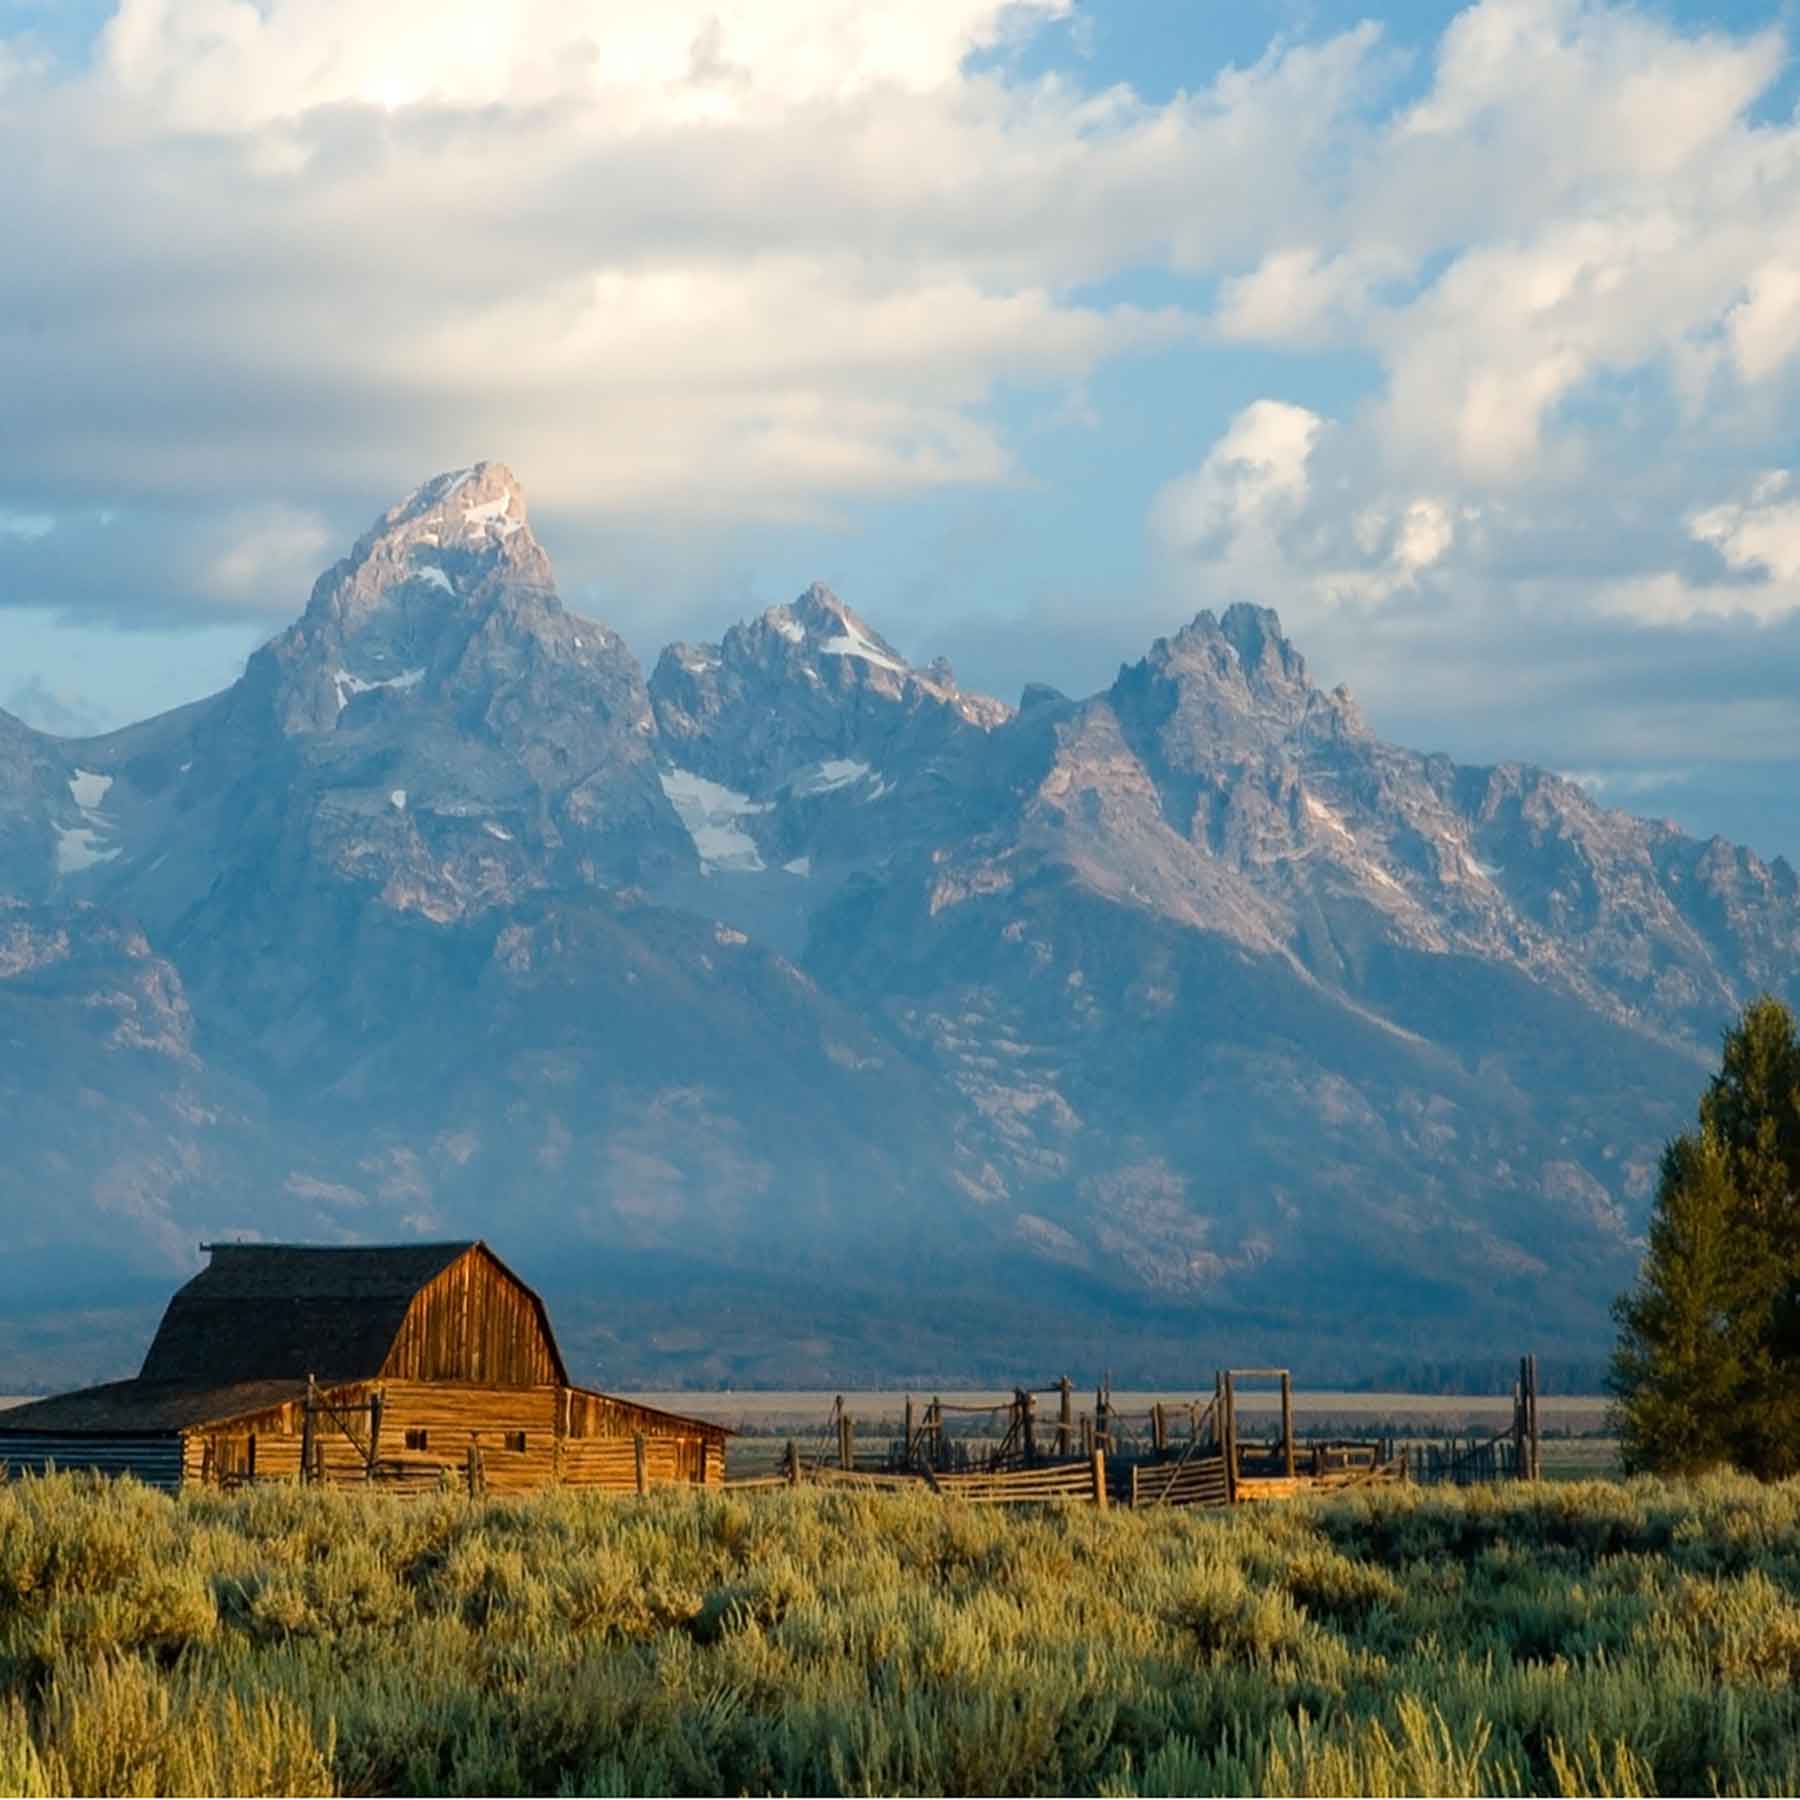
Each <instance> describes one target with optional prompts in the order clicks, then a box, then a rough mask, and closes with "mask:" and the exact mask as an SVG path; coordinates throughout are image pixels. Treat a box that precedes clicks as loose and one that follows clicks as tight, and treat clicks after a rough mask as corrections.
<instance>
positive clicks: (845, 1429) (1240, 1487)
mask: <svg viewBox="0 0 1800 1800" xmlns="http://www.w3.org/2000/svg"><path fill="white" fill-rule="evenodd" d="M1258 1383H1264V1384H1268V1385H1270V1386H1274V1387H1276V1388H1278V1390H1279V1396H1280V1398H1279V1407H1280V1424H1279V1434H1278V1435H1277V1436H1275V1437H1273V1438H1256V1437H1251V1436H1248V1435H1246V1433H1245V1431H1244V1429H1243V1418H1242V1412H1243V1408H1242V1405H1241V1399H1242V1391H1243V1389H1244V1388H1245V1387H1246V1386H1254V1385H1255V1384H1258ZM1044 1393H1049V1394H1052V1395H1054V1396H1055V1397H1056V1410H1055V1413H1054V1414H1053V1415H1046V1414H1042V1413H1040V1412H1039V1409H1038V1397H1039V1395H1041V1394H1044ZM959 1415H960V1416H961V1422H963V1423H964V1424H975V1423H977V1422H978V1421H980V1420H982V1419H983V1417H984V1416H985V1417H986V1418H988V1419H991V1420H993V1421H994V1422H995V1425H996V1427H997V1429H998V1437H997V1438H989V1439H987V1440H986V1441H973V1440H971V1439H970V1438H969V1437H967V1436H966V1435H962V1436H959V1435H957V1434H956V1432H955V1431H954V1430H953V1424H954V1423H955V1422H956V1421H957V1419H958V1416H959ZM1537 1444H1538V1439H1537V1364H1536V1359H1535V1358H1532V1357H1525V1358H1523V1359H1522V1360H1521V1363H1520V1377H1519V1383H1518V1386H1517V1388H1516V1389H1515V1392H1514V1401H1513V1423H1512V1426H1511V1427H1510V1428H1509V1429H1508V1430H1507V1431H1504V1432H1501V1433H1499V1434H1497V1435H1496V1436H1495V1437H1494V1438H1492V1439H1487V1440H1480V1441H1477V1440H1473V1439H1472V1440H1470V1441H1469V1442H1468V1443H1463V1442H1460V1441H1453V1442H1451V1443H1449V1444H1447V1445H1436V1444H1429V1443H1428V1444H1424V1445H1420V1446H1403V1445H1401V1444H1399V1443H1397V1442H1396V1440H1395V1439H1394V1438H1393V1437H1391V1436H1382V1437H1377V1438H1367V1439H1343V1438H1334V1439H1323V1438H1311V1439H1302V1438H1300V1437H1299V1436H1298V1435H1297V1433H1296V1431H1295V1424H1294V1390H1293V1380H1292V1377H1291V1375H1290V1373H1289V1371H1288V1370H1286V1369H1236V1368H1233V1369H1221V1370H1219V1371H1218V1372H1217V1374H1216V1375H1215V1376H1214V1379H1213V1392H1212V1395H1211V1397H1210V1398H1209V1399H1195V1400H1192V1401H1188V1402H1184V1403H1180V1404H1176V1405H1170V1404H1168V1403H1167V1402H1158V1403H1156V1404H1153V1405H1152V1406H1151V1407H1150V1408H1149V1409H1148V1411H1147V1412H1143V1413H1140V1414H1139V1415H1136V1416H1132V1417H1127V1416H1126V1415H1125V1414H1124V1413H1123V1412H1121V1411H1120V1409H1118V1408H1117V1407H1115V1405H1114V1404H1113V1399H1112V1392H1111V1388H1110V1385H1108V1384H1102V1386H1101V1387H1100V1388H1099V1389H1097V1390H1096V1392H1095V1396H1094V1407H1093V1410H1092V1411H1091V1412H1089V1411H1085V1410H1083V1411H1081V1412H1079V1413H1078V1412H1077V1411H1076V1408H1075V1405H1074V1390H1073V1385H1072V1384H1071V1383H1070V1381H1069V1380H1068V1378H1067V1377H1066V1376H1065V1377H1064V1378H1063V1379H1062V1380H1061V1381H1059V1382H1056V1383H1055V1384H1054V1385H1052V1386H1051V1387H1049V1388H1040V1389H1035V1390H1034V1389H1030V1388H1015V1389H1014V1390H1013V1395H1012V1398H1011V1399H1010V1400H1008V1401H1001V1402H998V1403H996V1404H993V1405H987V1406H983V1405H971V1406H951V1405H947V1404H946V1403H945V1402H944V1401H943V1400H942V1399H941V1398H938V1397H933V1398H932V1399H931V1400H930V1401H928V1402H927V1403H925V1405H924V1406H923V1408H920V1407H918V1406H917V1405H916V1404H915V1402H914V1400H913V1398H912V1396H911V1395H908V1396H907V1399H906V1411H905V1417H904V1422H903V1425H902V1429H901V1432H900V1435H899V1437H898V1438H895V1439H892V1440H889V1441H886V1442H884V1443H880V1444H876V1445H865V1446H863V1447H861V1448H859V1447H858V1444H857V1436H856V1421H855V1420H854V1419H853V1418H852V1416H851V1415H850V1413H849V1411H848V1409H847V1407H846V1406H845V1403H844V1398H843V1396H842V1395H839V1396H838V1398H837V1401H836V1402H835V1404H834V1405H833V1407H832V1410H831V1414H830V1417H829V1418H828V1419H827V1421H826V1424H825V1428H824V1430H823V1431H822V1432H821V1433H820V1435H819V1437H818V1439H817V1440H815V1441H814V1443H813V1445H812V1447H811V1449H810V1450H809V1451H803V1450H802V1449H801V1447H800V1445H799V1444H798V1443H797V1442H793V1441H790V1442H789V1444H788V1446H787V1452H786V1458H785V1466H784V1468H783V1470H782V1472H781V1473H780V1474H776V1475H765V1476H756V1477H752V1478H751V1479H749V1480H747V1481H733V1482H729V1483H728V1484H727V1485H728V1486H731V1487H733V1488H740V1489H741V1488H768V1487H779V1486H784V1485H789V1486H794V1485H799V1484H801V1483H803V1482H804V1483H812V1484H814V1485H818V1486H829V1487H841V1488H866V1489H872V1490H880V1489H887V1490H891V1491H901V1492H915V1493H916V1492H919V1491H920V1490H921V1489H924V1490H928V1491H930V1492H931V1493H933V1494H936V1495H938V1496H940V1497H942V1498H945V1499H952V1498H954V1499H962V1500H964V1501H967V1502H969V1503H971V1504H976V1505H1026V1504H1031V1503H1034V1502H1039V1501H1049V1500H1077V1501H1086V1502H1088V1503H1089V1504H1098V1505H1102V1506H1104V1505H1106V1504H1108V1503H1113V1504H1118V1505H1123V1506H1132V1507H1159V1506H1202V1507H1208V1506H1216V1507H1225V1506H1237V1505H1245V1504H1250V1503H1255V1502H1265V1501H1278V1500H1290V1499H1296V1498H1299V1497H1302V1496H1304V1495H1308V1494H1327V1493H1334V1492H1338V1491H1340V1490H1342V1489H1344V1488H1349V1487H1360V1486H1364V1485H1367V1484H1372V1483H1384V1482H1393V1481H1405V1480H1408V1479H1417V1480H1421V1481H1428V1482H1430V1481H1457V1482H1472V1481H1496V1480H1508V1479H1513V1478H1525V1479H1535V1478H1536V1475H1537V1470H1538V1448H1537Z"/></svg>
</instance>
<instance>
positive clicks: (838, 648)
mask: <svg viewBox="0 0 1800 1800" xmlns="http://www.w3.org/2000/svg"><path fill="white" fill-rule="evenodd" d="M819 654H820V655H821V656H854V657H856V658H858V659H859V660H860V661H862V662H866V663H873V664H874V665H875V667H876V668H878V669H891V670H892V671H893V672H894V673H895V674H896V675H904V674H906V673H907V668H906V664H905V663H903V662H896V661H895V660H894V659H893V657H891V656H889V655H887V654H886V653H885V652H884V651H882V650H881V649H880V648H879V647H878V646H877V645H875V644H871V643H870V642H869V640H868V639H867V638H866V637H864V636H863V634H862V633H861V632H860V631H858V630H857V628H856V625H855V623H854V622H853V621H852V620H850V619H845V620H844V631H843V634H842V635H841V636H839V637H834V638H827V639H826V640H825V642H824V643H822V644H821V645H820V646H819Z"/></svg>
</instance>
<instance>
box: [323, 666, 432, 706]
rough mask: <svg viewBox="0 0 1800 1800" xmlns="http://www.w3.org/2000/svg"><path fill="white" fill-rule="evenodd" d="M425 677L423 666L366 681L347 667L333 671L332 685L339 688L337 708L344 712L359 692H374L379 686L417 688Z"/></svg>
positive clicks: (398, 688) (401, 688) (401, 690)
mask: <svg viewBox="0 0 1800 1800" xmlns="http://www.w3.org/2000/svg"><path fill="white" fill-rule="evenodd" d="M424 679H425V671H424V669H422V668H418V669H407V670H405V671H404V672H403V673H401V674H399V675H387V676H382V677H379V678H378V679H376V680H374V681H364V680H363V678H362V677H361V676H360V675H352V674H351V673H350V672H349V671H348V670H347V669H336V670H334V671H333V672H332V677H331V680H332V685H333V686H334V687H335V688H336V689H337V709H338V711H339V712H342V711H343V710H344V708H345V707H346V706H348V705H349V704H350V702H351V700H352V699H354V698H355V697H356V695H358V694H372V693H374V691H375V690H376V689H377V688H394V689H397V690H398V691H399V692H401V693H405V692H407V691H408V690H409V689H411V688H416V687H417V686H418V685H419V683H420V682H421V681H423V680H424Z"/></svg>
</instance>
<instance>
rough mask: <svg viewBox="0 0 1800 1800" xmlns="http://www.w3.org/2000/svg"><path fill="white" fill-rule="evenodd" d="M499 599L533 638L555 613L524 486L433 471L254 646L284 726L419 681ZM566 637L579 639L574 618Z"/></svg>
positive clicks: (486, 475)
mask: <svg viewBox="0 0 1800 1800" xmlns="http://www.w3.org/2000/svg"><path fill="white" fill-rule="evenodd" d="M508 600H510V601H511V602H512V604H511V606H510V609H509V610H510V612H511V613H516V614H518V615H519V618H518V619H517V620H515V621H513V622H514V624H515V625H521V624H522V625H523V626H524V627H525V629H526V630H527V631H530V632H533V633H535V634H536V635H542V634H543V632H544V631H545V630H552V631H554V630H559V629H560V628H561V626H562V625H563V623H564V622H565V621H564V618H563V615H562V611H561V607H560V605H559V604H558V602H557V601H556V599H555V576H554V574H553V573H552V571H551V567H550V561H549V558H548V557H547V556H545V554H544V552H543V550H542V549H541V548H540V546H539V545H538V542H537V540H536V539H535V538H534V537H533V536H532V533H531V524H530V519H529V516H528V514H527V511H526V505H525V495H524V490H523V489H522V488H521V487H520V486H519V483H518V481H517V480H516V479H515V478H514V476H513V473H512V471H511V470H510V469H508V468H507V467H506V465H505V464H504V463H497V462H479V463H476V464H475V465H474V466H473V467H472V468H467V469H456V470H452V471H450V472H448V473H446V474H443V475H438V476H435V477H434V478H433V479H432V480H430V481H427V482H425V483H424V484H423V485H421V486H419V487H417V488H414V489H413V491H412V492H411V493H410V494H408V495H407V496H406V498H405V499H403V500H401V501H400V502H399V503H398V504H396V505H394V506H391V507H389V508H388V510H387V511H386V512H384V513H383V514H382V515H381V517H380V518H378V519H377V520H376V521H375V523H374V524H373V525H372V526H371V527H370V528H369V530H368V531H366V532H364V534H363V535H362V536H361V537H360V538H358V539H357V541H356V543H355V545H354V546H353V548H352V549H351V551H350V554H349V555H348V556H346V557H344V558H343V559H342V560H341V561H339V562H337V563H334V564H333V565H332V567H330V568H329V569H327V570H326V571H325V573H324V574H323V575H321V576H320V577H319V579H318V581H317V582H316V583H315V584H314V586H313V591H312V597H311V599H310V601H309V602H308V604H307V607H306V611H305V614H304V616H303V617H302V618H301V619H300V620H299V621H298V622H297V623H296V624H295V625H294V626H292V627H291V628H290V629H289V630H288V631H287V632H284V633H283V634H282V635H281V637H279V638H277V639H276V640H275V642H274V643H273V644H271V645H270V646H269V647H268V649H267V651H265V652H262V653H259V654H260V657H261V658H262V659H264V660H266V663H267V667H266V668H265V669H264V670H262V671H261V674H262V675H263V677H264V678H266V679H271V680H272V682H273V685H274V687H275V690H276V711H277V713H278V716H279V718H280V721H281V727H282V729H283V730H284V731H285V732H287V733H288V734H290V735H292V734H294V733H307V732H320V731H333V730H336V729H338V728H339V727H340V725H341V723H343V722H344V720H345V716H346V712H347V710H348V709H349V708H351V707H352V705H353V704H354V703H355V702H356V700H357V699H358V698H359V697H360V696H363V695H367V694H370V693H373V692H379V693H381V694H382V695H384V696H385V699H386V701H388V702H392V701H396V700H398V699H399V698H401V697H402V696H404V695H406V694H408V693H411V692H413V691H414V690H416V689H418V688H419V687H420V686H421V684H426V685H429V684H430V683H431V681H432V680H433V679H435V677H436V675H438V674H441V673H442V672H443V670H444V668H445V667H447V665H448V663H449V662H450V661H451V660H453V659H454V658H455V657H457V656H458V655H460V654H461V653H462V650H463V648H464V646H465V645H466V643H467V642H468V641H469V639H470V637H471V635H472V634H473V633H475V632H476V631H477V630H478V629H479V628H480V627H481V626H482V625H483V624H484V623H485V622H486V621H487V620H488V619H489V618H490V617H491V615H492V614H493V612H494V610H495V608H496V606H497V605H498V604H499V603H501V602H502V601H508ZM596 634H598V635H605V636H610V634H599V633H598V628H594V630H593V631H591V632H590V633H589V634H588V636H589V637H590V638H591V637H594V636H595V635H596ZM564 635H567V636H568V637H569V638H570V642H571V645H574V646H577V647H578V646H579V642H580V634H579V633H577V632H576V631H575V630H574V629H573V628H572V627H571V629H570V630H569V631H567V632H566V633H565V634H564ZM252 667H253V670H255V668H256V664H255V663H254V662H253V665H252ZM366 711H367V708H366V707H365V708H363V709H362V711H361V712H358V713H357V714H356V715H354V716H355V717H358V718H360V717H361V716H362V713H363V712H366Z"/></svg>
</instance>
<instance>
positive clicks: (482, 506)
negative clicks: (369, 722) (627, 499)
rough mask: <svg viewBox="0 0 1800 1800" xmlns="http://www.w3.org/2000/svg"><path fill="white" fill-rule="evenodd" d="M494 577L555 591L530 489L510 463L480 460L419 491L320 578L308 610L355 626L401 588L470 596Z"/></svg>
mask: <svg viewBox="0 0 1800 1800" xmlns="http://www.w3.org/2000/svg"><path fill="white" fill-rule="evenodd" d="M496 579H498V580H502V581H505V582H507V583H509V584H511V585H513V586H522V587H538V588H550V587H553V586H554V585H555V578H554V576H553V575H552V573H551V570H550V560H549V558H548V557H546V556H545V555H544V552H543V551H542V549H540V548H539V546H538V542H537V540H536V538H534V537H533V536H532V535H531V524H530V519H529V517H528V515H527V512H526V507H525V493H524V490H523V489H522V488H521V487H520V486H519V484H518V482H517V480H516V479H515V478H514V476H513V473H512V471H511V470H510V469H509V468H507V467H506V465H505V464H504V463H497V462H479V463H476V464H475V465H474V467H473V468H468V469H456V470H452V471H451V472H449V473H448V474H444V475H439V476H436V477H434V478H433V479H432V480H430V481H428V482H426V483H425V484H424V485H423V486H421V487H417V488H414V489H413V491H412V492H411V493H410V494H408V495H407V496H406V498H405V499H404V500H402V501H400V503H399V504H398V505H396V506H391V507H389V508H388V510H387V511H386V512H385V513H383V514H382V516H381V517H380V518H379V519H377V520H376V521H375V523H374V524H373V525H372V526H371V527H370V528H369V530H368V531H366V532H364V534H363V535H362V536H361V537H360V538H358V539H357V541H356V545H355V547H354V548H353V549H352V550H351V552H350V554H349V555H348V556H347V557H346V558H345V559H344V560H343V561H342V562H340V563H338V564H336V565H335V566H334V567H332V568H330V569H327V570H326V572H325V573H324V574H323V575H321V576H320V577H319V580H318V583H317V584H316V586H315V587H314V588H313V594H312V601H311V603H310V605H309V606H308V608H307V613H308V617H309V618H313V617H317V616H320V615H323V616H325V617H327V618H330V619H332V620H333V621H335V622H337V623H338V624H340V625H342V626H345V627H348V628H351V629H354V628H355V626H356V624H357V623H358V621H359V618H360V617H361V616H363V615H366V614H367V613H369V612H371V611H373V610H375V609H377V608H379V607H380V606H381V605H382V604H383V602H384V601H386V600H387V599H388V598H389V597H390V596H391V595H393V594H395V593H396V592H400V591H405V592H407V593H408V594H409V595H410V596H412V597H414V598H424V599H427V600H429V598H430V597H431V596H432V595H433V594H435V595H437V596H439V597H440V599H442V600H454V599H467V598H468V597H470V596H471V595H473V594H476V593H478V592H480V591H481V590H482V589H484V588H485V587H487V586H488V585H489V584H490V583H491V582H493V581H495V580H496Z"/></svg>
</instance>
